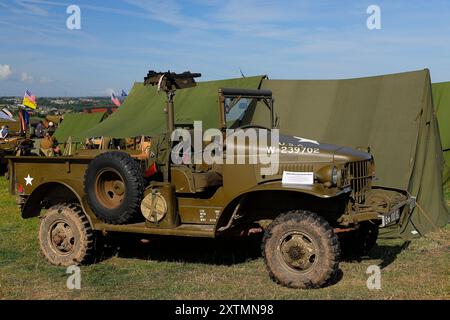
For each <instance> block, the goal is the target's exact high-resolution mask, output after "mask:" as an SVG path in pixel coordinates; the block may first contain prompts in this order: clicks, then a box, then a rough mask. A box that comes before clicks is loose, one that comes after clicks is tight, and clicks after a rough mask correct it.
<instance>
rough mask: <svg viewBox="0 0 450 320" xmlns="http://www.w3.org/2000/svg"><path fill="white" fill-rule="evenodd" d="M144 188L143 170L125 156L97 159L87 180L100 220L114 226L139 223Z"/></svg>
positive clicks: (111, 154)
mask: <svg viewBox="0 0 450 320" xmlns="http://www.w3.org/2000/svg"><path fill="white" fill-rule="evenodd" d="M144 187H145V186H144V178H143V173H142V169H141V167H140V166H139V164H138V163H137V162H136V161H135V160H134V159H133V158H131V157H130V155H128V154H126V153H124V152H118V151H113V152H106V153H102V154H101V155H99V156H97V157H96V158H95V159H94V160H92V161H91V163H90V164H89V166H88V168H87V170H86V174H85V177H84V191H85V193H86V196H87V201H88V204H89V206H90V207H91V209H92V211H93V212H94V213H95V215H96V216H97V218H99V219H100V220H102V221H104V222H106V223H110V224H125V223H129V222H133V221H134V220H136V218H137V217H138V216H139V212H140V211H139V210H140V206H141V201H142V197H143V194H144Z"/></svg>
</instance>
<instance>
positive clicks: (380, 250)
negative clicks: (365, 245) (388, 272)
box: [368, 241, 411, 269]
mask: <svg viewBox="0 0 450 320" xmlns="http://www.w3.org/2000/svg"><path fill="white" fill-rule="evenodd" d="M410 244H411V242H410V241H405V242H403V244H400V245H392V246H388V245H380V246H378V245H376V246H375V247H374V248H373V249H372V250H371V251H370V252H369V256H368V258H369V259H380V260H381V263H380V264H379V265H378V266H379V267H380V268H381V269H383V268H386V267H387V266H389V265H390V264H391V263H392V262H394V261H395V259H396V258H397V256H398V255H399V254H400V253H401V252H402V251H403V250H406V249H408V247H409V245H410Z"/></svg>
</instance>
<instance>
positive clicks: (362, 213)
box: [347, 188, 416, 228]
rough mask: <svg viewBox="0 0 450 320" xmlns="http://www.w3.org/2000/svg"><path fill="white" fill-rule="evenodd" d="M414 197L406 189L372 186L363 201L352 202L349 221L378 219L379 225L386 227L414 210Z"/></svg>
mask: <svg viewBox="0 0 450 320" xmlns="http://www.w3.org/2000/svg"><path fill="white" fill-rule="evenodd" d="M415 206H416V198H415V197H412V196H410V195H409V194H408V193H407V192H406V191H402V190H395V189H387V188H373V189H372V190H370V191H369V192H368V194H367V195H366V201H365V202H364V203H358V204H354V205H353V208H352V212H351V214H350V216H349V217H348V218H349V221H347V222H350V223H359V222H363V221H368V220H371V221H379V223H380V227H381V228H382V227H387V226H391V225H394V224H396V223H398V222H399V221H402V220H403V218H404V217H405V216H407V215H409V213H411V212H412V210H414V208H415Z"/></svg>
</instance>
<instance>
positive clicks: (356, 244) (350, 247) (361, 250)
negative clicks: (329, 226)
mask: <svg viewBox="0 0 450 320" xmlns="http://www.w3.org/2000/svg"><path fill="white" fill-rule="evenodd" d="M378 233H379V225H378V224H377V223H374V222H371V221H364V222H361V223H360V224H359V228H358V229H357V230H355V231H351V232H344V233H342V235H341V236H340V239H339V241H340V242H341V248H342V257H343V258H344V259H348V260H352V259H360V258H361V257H364V256H367V254H368V253H369V252H370V250H371V249H372V248H373V247H374V246H375V244H376V243H377V239H378Z"/></svg>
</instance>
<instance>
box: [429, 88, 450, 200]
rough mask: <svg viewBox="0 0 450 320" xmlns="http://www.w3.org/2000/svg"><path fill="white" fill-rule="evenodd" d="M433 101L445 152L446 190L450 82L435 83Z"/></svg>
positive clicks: (448, 180)
mask: <svg viewBox="0 0 450 320" xmlns="http://www.w3.org/2000/svg"><path fill="white" fill-rule="evenodd" d="M433 102H434V108H435V112H436V117H437V120H438V123H439V131H440V133H441V142H442V151H443V153H444V162H445V165H444V172H443V182H444V190H446V191H447V192H449V191H450V82H441V83H433Z"/></svg>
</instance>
